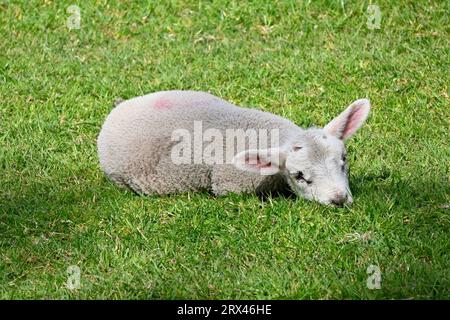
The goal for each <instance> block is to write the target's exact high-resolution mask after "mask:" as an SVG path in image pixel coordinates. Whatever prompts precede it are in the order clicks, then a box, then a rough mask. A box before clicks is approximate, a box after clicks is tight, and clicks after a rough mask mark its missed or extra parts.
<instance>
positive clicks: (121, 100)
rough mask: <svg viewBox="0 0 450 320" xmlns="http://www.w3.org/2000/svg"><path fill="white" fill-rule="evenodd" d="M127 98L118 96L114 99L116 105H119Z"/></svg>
mask: <svg viewBox="0 0 450 320" xmlns="http://www.w3.org/2000/svg"><path fill="white" fill-rule="evenodd" d="M124 101H125V100H124V99H122V98H116V99H115V100H114V107H117V106H118V105H119V104H121V103H122V102H124Z"/></svg>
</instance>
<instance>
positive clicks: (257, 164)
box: [233, 148, 286, 175]
mask: <svg viewBox="0 0 450 320" xmlns="http://www.w3.org/2000/svg"><path fill="white" fill-rule="evenodd" d="M285 163H286V153H285V152H284V151H282V150H281V149H279V148H273V149H249V150H245V151H242V152H240V153H238V154H237V155H235V156H234V158H233V165H234V166H235V167H236V168H238V169H241V170H244V171H250V172H255V173H259V174H261V175H273V174H275V173H277V172H279V171H280V170H282V169H283V168H284V165H285Z"/></svg>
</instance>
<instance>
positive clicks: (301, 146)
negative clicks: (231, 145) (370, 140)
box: [234, 99, 370, 206]
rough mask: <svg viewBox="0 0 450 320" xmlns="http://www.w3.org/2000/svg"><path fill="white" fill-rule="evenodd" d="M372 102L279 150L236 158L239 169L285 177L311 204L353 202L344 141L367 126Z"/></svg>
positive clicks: (351, 108) (298, 135)
mask: <svg viewBox="0 0 450 320" xmlns="http://www.w3.org/2000/svg"><path fill="white" fill-rule="evenodd" d="M369 111H370V102H369V100H367V99H360V100H357V101H355V102H353V103H352V104H351V105H350V106H349V107H348V108H347V109H346V110H345V111H344V112H342V113H341V114H340V115H339V116H337V117H336V118H335V119H333V120H332V121H331V122H330V123H328V124H327V125H326V126H325V127H324V128H310V129H307V130H304V131H303V132H299V133H296V134H294V135H293V136H292V137H291V138H290V139H289V140H288V142H287V143H285V144H284V145H282V146H281V147H280V148H272V149H253V150H246V151H243V152H241V153H239V154H237V155H236V156H235V158H234V164H235V166H236V167H238V168H240V169H242V170H247V171H252V172H258V173H260V174H263V175H272V174H281V175H283V176H284V177H285V178H286V180H287V182H288V184H289V185H290V187H291V188H292V190H293V191H294V192H295V193H296V194H298V195H300V196H302V197H304V198H306V199H310V200H315V201H319V202H321V203H324V204H333V205H337V206H341V205H343V204H344V203H348V204H349V203H351V202H352V201H353V199H352V196H351V192H350V188H349V184H348V163H347V156H346V149H345V145H344V141H345V140H347V139H348V138H349V137H350V136H352V135H353V134H354V133H355V132H356V131H357V130H358V129H359V128H360V127H361V125H362V124H363V123H364V121H365V120H366V118H367V116H368V114H369Z"/></svg>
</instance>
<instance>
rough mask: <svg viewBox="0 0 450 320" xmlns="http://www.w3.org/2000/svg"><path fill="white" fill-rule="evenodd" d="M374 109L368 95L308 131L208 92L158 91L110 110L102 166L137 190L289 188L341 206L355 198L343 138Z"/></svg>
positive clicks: (221, 192)
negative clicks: (321, 125) (371, 108)
mask: <svg viewBox="0 0 450 320" xmlns="http://www.w3.org/2000/svg"><path fill="white" fill-rule="evenodd" d="M369 111H370V102H369V100H367V99H360V100H357V101H355V102H353V103H352V104H351V105H350V106H349V107H348V108H347V109H346V110H345V111H344V112H342V113H341V114H340V115H339V116H338V117H336V118H335V119H334V120H332V121H331V122H330V123H328V124H327V125H326V126H325V127H324V128H309V129H306V130H305V129H302V128H300V127H298V126H296V125H295V124H294V123H292V122H291V121H289V120H287V119H284V118H282V117H279V116H276V115H274V114H271V113H268V112H263V111H259V110H254V109H246V108H241V107H238V106H235V105H233V104H231V103H229V102H227V101H224V100H222V99H220V98H218V97H215V96H213V95H211V94H209V93H204V92H196V91H162V92H156V93H152V94H149V95H145V96H141V97H137V98H133V99H130V100H127V101H123V102H121V103H119V104H118V105H117V106H116V108H114V109H113V110H112V111H111V113H110V114H109V116H108V117H107V119H106V121H105V123H104V125H103V127H102V130H101V132H100V135H99V137H98V152H99V158H100V165H101V167H102V169H103V171H104V172H105V174H106V175H107V176H108V177H109V178H110V179H111V180H112V181H114V182H115V183H117V184H118V185H120V186H126V187H129V188H131V189H132V190H134V191H135V192H137V193H139V194H155V193H156V194H168V193H181V192H186V191H188V190H208V191H212V192H213V193H214V194H216V195H224V194H226V193H228V192H236V193H242V192H256V193H268V192H280V191H283V190H285V189H286V188H289V187H290V189H291V190H292V191H294V192H295V193H296V194H298V195H300V196H302V197H304V198H307V199H311V200H316V201H319V202H321V203H325V204H334V205H343V204H344V203H351V202H352V196H351V193H350V189H349V185H348V174H347V172H348V165H347V161H346V150H345V146H344V141H345V140H346V139H348V138H349V137H350V136H351V135H352V134H353V133H355V131H356V130H357V129H358V128H359V127H360V126H361V125H362V124H363V123H364V121H365V120H366V118H367V116H368V114H369ZM198 131H200V133H199V132H198ZM231 133H233V134H234V136H232V137H231V138H230V137H229V135H230V134H231ZM254 133H258V135H256V136H255V134H254ZM261 133H262V135H261ZM264 134H265V135H264ZM243 137H244V138H245V139H244V140H245V142H244V143H242V141H243V139H242V138H243ZM255 137H256V144H255V140H254V138H255ZM252 139H253V140H252ZM187 140H188V141H187ZM230 141H231V143H230ZM239 141H240V142H239ZM252 143H253V144H252ZM183 152H184V154H183ZM180 155H182V156H184V157H181V156H180ZM225 155H227V156H229V155H231V158H230V157H227V158H226V159H225ZM180 159H181V160H180Z"/></svg>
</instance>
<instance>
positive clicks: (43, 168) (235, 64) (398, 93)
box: [0, 0, 450, 299]
mask: <svg viewBox="0 0 450 320" xmlns="http://www.w3.org/2000/svg"><path fill="white" fill-rule="evenodd" d="M71 4H77V3H73V2H66V3H64V2H63V1H1V2H0V37H1V41H0V52H1V53H0V170H1V172H0V298H3V299H10V298H13V299H28V298H39V299H42V298H51V299H55V298H56V299H84V298H100V299H105V298H112V299H116V298H122V299H129V298H131V299H136V298H137V299H141V298H144V299H154V298H162V299H175V298H207V299H213V298H223V299H225V298H237V299H241V298H249V299H254V298H275V299H281V298H287V299H311V298H315V299H316V298H319V299H335V298H337V299H339V298H346V299H347V298H350V299H353V298H356V299H373V298H382V299H391V298H402V299H436V298H444V299H448V298H450V283H449V282H450V274H449V266H450V255H449V253H450V251H449V249H450V247H449V243H450V242H449V235H450V233H449V205H450V199H449V198H450V197H449V159H450V149H449V122H448V121H449V116H450V112H449V98H448V95H449V91H448V83H449V31H450V28H449V21H448V17H449V6H448V3H446V1H416V0H411V1H397V2H394V1H381V0H380V1H377V2H373V3H372V4H376V5H378V6H379V8H380V10H381V14H382V19H381V22H380V29H373V28H369V26H370V23H372V22H373V21H374V20H371V18H370V17H369V15H370V12H369V13H368V12H367V8H368V5H369V4H370V3H369V2H368V1H361V2H360V1H347V0H346V1H268V0H267V1H266V0H264V1H263V0H258V1H250V2H246V1H234V2H232V1H213V2H212V3H209V2H206V1H205V2H197V1H181V0H180V1H149V2H148V3H144V2H142V3H138V2H137V1H120V2H119V1H117V2H116V1H79V3H78V6H79V7H80V10H81V16H80V18H81V25H80V29H72V30H71V29H69V28H68V26H67V19H68V18H69V17H70V16H71V15H72V13H68V12H67V11H66V9H67V7H68V6H69V5H71ZM368 20H369V26H368V25H367V22H368ZM167 89H193V90H203V91H210V92H212V93H213V94H215V95H218V96H221V97H223V98H225V99H227V100H230V101H232V102H234V103H236V104H238V105H241V106H247V107H252V108H258V109H262V110H267V111H270V112H273V113H276V114H279V115H282V116H284V117H286V118H289V119H290V120H292V121H294V122H296V123H297V124H299V125H300V126H304V127H307V126H310V125H324V124H326V123H327V122H328V121H329V120H330V119H331V118H333V117H334V116H335V115H337V114H338V113H339V112H340V111H341V110H343V108H344V107H346V106H347V105H348V104H350V103H351V102H352V101H353V100H355V99H357V98H362V97H369V98H370V99H371V101H372V106H373V109H372V113H371V116H370V118H369V120H368V122H367V124H366V125H365V126H364V127H363V129H362V130H361V131H360V132H358V134H357V135H356V136H355V137H354V138H353V139H352V140H351V141H349V143H348V152H349V161H350V168H351V174H350V184H351V188H352V191H353V196H354V203H353V205H352V206H351V207H346V208H332V207H326V206H322V205H319V204H315V203H312V202H308V201H305V200H302V199H295V198H286V197H274V198H269V199H267V200H264V201H262V200H260V199H259V198H258V197H256V196H253V195H229V196H225V197H218V198H215V197H213V196H212V195H210V194H206V193H204V194H201V193H200V194H198V193H191V194H183V195H173V196H163V197H159V196H151V197H139V196H136V195H134V194H133V193H132V192H128V191H124V190H122V189H119V188H117V187H116V186H115V185H113V184H112V183H110V182H109V181H108V180H107V179H106V178H105V177H104V175H103V174H102V172H101V170H100V168H99V165H98V158H97V153H96V137H97V135H98V133H99V130H100V126H101V125H102V123H103V121H104V119H105V117H106V115H107V114H108V113H109V111H110V110H111V109H112V101H113V100H114V99H115V98H117V97H122V98H131V97H134V96H138V95H142V94H145V93H149V92H153V91H159V90H167ZM370 265H375V266H378V267H379V268H380V271H381V288H380V289H374V290H371V289H369V288H368V287H367V279H368V277H369V276H370V275H369V274H368V273H367V268H368V267H369V266H370ZM69 266H78V267H79V268H80V270H81V274H80V281H81V283H80V287H79V288H78V289H74V290H70V289H69V288H68V287H67V281H68V279H73V278H70V277H72V275H71V274H68V272H67V269H68V267H69Z"/></svg>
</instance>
